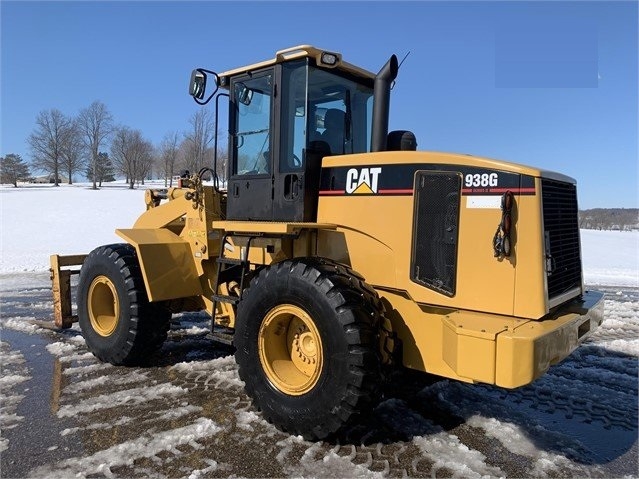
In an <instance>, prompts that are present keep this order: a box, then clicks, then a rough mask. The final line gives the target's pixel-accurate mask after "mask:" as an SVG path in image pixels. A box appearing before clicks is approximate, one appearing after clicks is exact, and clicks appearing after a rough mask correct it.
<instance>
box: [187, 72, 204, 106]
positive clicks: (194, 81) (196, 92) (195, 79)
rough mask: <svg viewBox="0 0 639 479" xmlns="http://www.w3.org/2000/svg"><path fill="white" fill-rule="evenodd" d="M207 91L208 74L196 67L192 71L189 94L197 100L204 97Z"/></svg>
mask: <svg viewBox="0 0 639 479" xmlns="http://www.w3.org/2000/svg"><path fill="white" fill-rule="evenodd" d="M205 91H206V74H205V73H204V72H202V71H201V70H198V69H195V70H193V72H191V83H190V84H189V95H191V96H192V97H193V98H196V99H197V100H201V99H202V98H204V92H205Z"/></svg>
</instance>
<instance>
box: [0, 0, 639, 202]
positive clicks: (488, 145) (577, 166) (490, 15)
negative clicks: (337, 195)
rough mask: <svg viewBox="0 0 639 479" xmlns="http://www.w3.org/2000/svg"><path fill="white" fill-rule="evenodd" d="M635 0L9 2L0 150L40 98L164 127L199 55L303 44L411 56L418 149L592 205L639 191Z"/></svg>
mask: <svg viewBox="0 0 639 479" xmlns="http://www.w3.org/2000/svg"><path fill="white" fill-rule="evenodd" d="M637 7H638V3H637V2H636V1H625V2H611V1H606V2H596V1H587V2H575V1H571V2H520V1H517V2H483V1H475V2H455V1H450V2H429V1H424V2H381V1H380V2H363V1H359V2H332V1H325V2H293V1H289V2H241V1H235V2H204V1H197V2H168V1H165V2H135V3H134V2H125V1H111V2H72V1H66V2H10V1H4V0H3V1H2V2H1V3H0V8H1V10H0V15H1V42H2V43H1V45H2V47H1V64H0V66H1V87H0V93H1V106H0V109H1V119H2V125H1V136H0V141H1V143H0V154H2V155H5V154H7V153H18V154H20V155H22V156H23V158H25V159H29V158H30V153H29V150H28V147H27V144H26V139H27V137H28V136H29V134H30V133H31V132H32V131H33V128H34V126H35V118H36V115H37V114H38V112H40V111H42V110H45V109H50V108H58V109H60V110H61V111H63V112H64V113H66V114H68V115H76V114H77V113H78V111H79V110H80V109H81V108H84V107H86V106H88V105H89V104H90V103H91V102H92V101H94V100H101V101H102V102H104V103H105V104H106V105H107V107H108V108H109V109H110V111H111V112H112V114H113V116H114V117H115V120H116V121H117V122H118V123H120V124H123V125H127V126H130V127H133V128H138V129H140V130H141V131H142V132H143V134H144V135H145V137H147V138H148V139H149V140H151V141H153V142H154V143H156V144H157V143H159V142H160V141H161V140H162V137H163V136H164V135H165V133H167V132H170V131H179V132H182V131H185V130H186V129H187V128H188V120H189V118H190V117H191V116H192V114H193V113H194V112H195V111H196V109H197V108H199V107H198V106H197V105H196V104H195V103H194V102H193V101H192V99H191V98H190V97H189V96H188V94H187V85H188V80H189V77H190V72H191V70H192V69H193V68H195V67H204V68H209V69H212V70H217V71H222V70H228V69H231V68H233V67H236V66H241V65H244V64H248V63H253V62H257V61H261V60H265V59H269V58H272V57H273V56H274V54H275V52H276V51H277V50H280V49H283V48H287V47H290V46H294V45H299V44H312V45H315V46H318V47H320V48H325V49H328V50H333V51H339V52H341V53H342V54H343V56H344V59H345V60H346V61H349V62H350V63H355V64H358V65H360V66H362V67H364V68H366V69H368V70H371V71H373V72H377V71H378V70H379V69H380V68H381V66H382V65H383V64H384V63H385V62H386V60H387V59H388V57H389V56H390V55H392V54H393V53H395V54H397V55H398V57H399V58H400V59H401V58H403V57H404V55H406V53H408V52H409V51H410V55H409V56H408V58H407V60H406V61H405V62H404V64H403V65H402V67H401V68H400V72H399V77H398V79H397V83H396V85H395V88H394V89H393V93H392V97H391V119H390V128H391V129H409V130H412V131H413V132H414V133H415V134H416V136H417V141H418V149H420V150H435V151H451V152H459V153H470V154H475V155H480V156H486V157H491V158H498V159H504V160H509V161H514V162H517V163H524V164H530V165H534V166H538V167H541V168H545V169H549V170H554V171H559V172H562V173H565V174H568V175H570V176H573V177H575V178H576V179H577V181H578V184H579V201H580V207H581V208H595V207H626V208H629V207H633V208H636V207H638V206H639V198H638V193H637V182H638V173H637V160H638V138H637V136H638V133H637V131H638V123H637V112H638V105H639V103H638V101H639V100H638V93H637V89H638V88H637V85H638V65H637V57H638V39H637V23H638V22H639V16H638V8H637Z"/></svg>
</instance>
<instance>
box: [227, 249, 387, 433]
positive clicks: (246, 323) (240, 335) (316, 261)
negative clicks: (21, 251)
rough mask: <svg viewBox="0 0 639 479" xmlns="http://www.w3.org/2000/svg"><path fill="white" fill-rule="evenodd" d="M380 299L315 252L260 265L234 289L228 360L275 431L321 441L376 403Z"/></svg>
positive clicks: (352, 275) (341, 267) (358, 278)
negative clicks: (238, 295) (244, 285)
mask: <svg viewBox="0 0 639 479" xmlns="http://www.w3.org/2000/svg"><path fill="white" fill-rule="evenodd" d="M381 314H382V313H381V302H380V300H379V297H378V295H377V293H376V292H375V290H374V289H373V288H371V287H370V286H369V285H367V284H366V283H365V282H364V281H363V278H362V277H361V276H359V275H357V274H356V273H355V272H353V271H352V270H351V269H349V268H347V267H346V266H344V265H341V264H338V263H335V262H333V261H330V260H326V259H320V258H301V259H296V260H287V261H284V262H282V263H278V264H275V265H272V266H269V267H266V268H264V269H262V270H261V271H260V273H259V274H258V275H257V276H256V277H255V278H253V280H252V281H251V283H250V286H249V288H248V289H246V290H245V291H244V293H243V295H242V301H240V304H239V305H238V313H237V322H236V330H235V346H236V353H235V358H236V361H237V364H238V366H239V374H240V378H241V379H242V380H243V381H244V383H245V388H246V392H247V393H248V395H249V396H251V398H252V399H253V402H254V404H255V405H256V406H257V407H258V409H260V410H261V411H262V412H263V415H264V417H265V418H266V419H267V420H268V421H270V422H272V423H273V424H275V425H276V426H277V427H278V428H280V429H281V430H284V431H286V432H289V433H292V434H299V435H303V436H304V437H305V438H307V439H310V440H315V439H324V438H326V437H327V436H329V435H331V434H333V433H335V432H337V431H338V430H339V429H340V428H342V427H343V426H344V425H346V424H349V423H353V422H354V421H355V420H356V418H357V417H358V416H359V415H360V414H362V413H365V412H367V411H369V410H371V409H372V408H373V407H374V406H375V405H376V404H377V402H378V401H379V398H380V390H381V374H380V360H379V335H378V325H379V321H380V318H381Z"/></svg>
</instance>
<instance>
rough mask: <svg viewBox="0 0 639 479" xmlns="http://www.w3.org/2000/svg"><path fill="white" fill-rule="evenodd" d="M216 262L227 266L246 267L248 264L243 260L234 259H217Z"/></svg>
mask: <svg viewBox="0 0 639 479" xmlns="http://www.w3.org/2000/svg"><path fill="white" fill-rule="evenodd" d="M216 261H217V262H218V263H220V264H228V265H238V266H240V265H242V266H248V264H249V262H248V261H246V260H245V259H236V258H217V259H216Z"/></svg>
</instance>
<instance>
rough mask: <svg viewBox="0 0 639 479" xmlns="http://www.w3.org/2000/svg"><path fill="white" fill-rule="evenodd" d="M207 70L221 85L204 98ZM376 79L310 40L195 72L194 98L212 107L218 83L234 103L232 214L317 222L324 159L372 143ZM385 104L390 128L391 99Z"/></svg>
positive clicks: (228, 213)
mask: <svg viewBox="0 0 639 479" xmlns="http://www.w3.org/2000/svg"><path fill="white" fill-rule="evenodd" d="M393 60H394V64H393V65H392V67H391V70H393V72H392V78H393V79H394V77H395V75H396V73H397V61H396V58H395V57H394V56H393ZM389 63H390V62H389ZM206 73H209V74H213V75H214V76H215V82H216V89H215V91H214V92H213V93H212V94H211V95H210V96H209V97H208V98H207V99H206V100H204V101H202V100H203V98H204V90H205V88H206V78H207V77H206ZM378 78H379V75H378V76H377V77H376V76H375V74H373V73H371V72H368V71H366V70H363V69H361V68H359V67H357V66H354V65H351V64H349V63H346V62H344V61H342V59H341V55H340V54H338V53H331V52H326V51H322V50H319V49H316V48H314V47H311V46H307V45H305V46H299V47H293V48H290V49H287V50H282V51H279V52H277V54H276V58H275V59H273V60H269V61H266V62H262V63H258V64H255V65H250V66H247V67H243V68H238V69H235V70H231V71H228V72H225V73H221V74H216V73H214V72H211V71H208V70H203V69H196V70H194V71H193V74H192V76H191V86H190V94H191V95H192V96H193V97H194V98H195V101H196V102H198V103H200V104H206V103H207V102H208V101H209V100H210V99H211V98H212V97H213V96H214V95H215V93H216V92H217V87H221V88H223V89H225V90H228V93H222V94H220V95H218V99H219V97H220V96H228V97H229V105H230V107H229V149H228V151H229V162H228V164H229V166H228V169H229V171H228V178H229V180H228V184H227V195H228V198H227V200H228V202H227V211H226V217H227V219H229V220H257V221H287V222H313V221H315V220H316V216H317V201H318V193H319V179H320V170H321V162H322V158H323V157H325V156H331V155H343V154H350V153H365V152H368V151H371V148H374V146H373V147H372V146H371V145H374V144H375V131H374V129H375V128H374V122H373V116H374V98H373V97H374V94H373V93H374V86H375V85H376V81H377V79H378ZM391 81H392V80H391ZM387 83H389V84H390V82H387ZM387 90H388V91H390V87H388V88H387ZM216 103H217V99H216ZM378 103H379V102H378ZM382 103H383V102H382ZM385 103H386V106H385V111H384V112H383V113H382V115H381V116H384V117H385V125H386V129H387V127H388V98H386V99H385ZM216 116H217V113H216ZM378 116H380V115H379V114H378ZM383 136H384V141H385V139H386V133H383Z"/></svg>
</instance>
